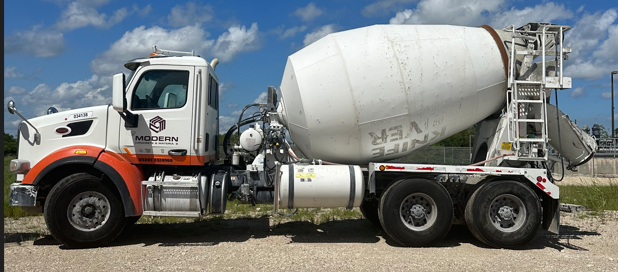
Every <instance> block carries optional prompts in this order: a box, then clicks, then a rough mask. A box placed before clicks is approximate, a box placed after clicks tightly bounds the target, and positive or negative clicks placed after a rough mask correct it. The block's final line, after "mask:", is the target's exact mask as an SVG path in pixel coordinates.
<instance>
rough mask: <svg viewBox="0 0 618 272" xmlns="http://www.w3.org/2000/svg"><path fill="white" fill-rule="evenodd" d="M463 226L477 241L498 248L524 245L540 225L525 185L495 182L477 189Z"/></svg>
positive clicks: (537, 209) (534, 199)
mask: <svg viewBox="0 0 618 272" xmlns="http://www.w3.org/2000/svg"><path fill="white" fill-rule="evenodd" d="M465 217H466V224H467V225H468V228H469V229H470V232H472V234H473V235H474V236H475V237H476V238H477V239H479V240H480V241H481V242H483V243H485V244H487V245H490V246H493V247H498V248H516V247H519V246H522V245H524V244H526V243H528V242H529V241H530V240H531V239H532V238H534V236H535V235H536V232H537V231H538V230H539V227H540V226H541V204H540V203H539V198H538V197H537V195H536V194H535V193H534V191H532V189H530V188H529V187H528V186H525V185H524V184H521V183H520V182H516V181H512V180H508V181H496V182H490V183H486V184H484V185H482V186H481V187H480V188H478V189H477V190H476V191H475V192H474V194H472V197H471V198H470V200H468V204H467V205H466V215H465Z"/></svg>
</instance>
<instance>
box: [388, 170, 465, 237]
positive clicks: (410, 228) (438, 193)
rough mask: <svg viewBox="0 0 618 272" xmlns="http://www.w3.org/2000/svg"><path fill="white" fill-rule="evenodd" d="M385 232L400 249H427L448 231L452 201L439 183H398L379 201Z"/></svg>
mask: <svg viewBox="0 0 618 272" xmlns="http://www.w3.org/2000/svg"><path fill="white" fill-rule="evenodd" d="M379 215H380V222H381V223H382V227H383V228H384V231H386V233H387V234H388V235H389V236H390V237H391V238H392V239H393V240H395V242H397V243H399V244H401V245H403V246H428V245H431V244H434V243H436V242H438V241H440V240H442V238H444V236H446V234H447V233H448V232H449V230H450V229H451V220H452V218H453V204H452V201H451V198H450V196H449V194H448V192H447V191H446V189H445V188H444V186H442V185H441V184H439V183H437V182H435V181H431V180H425V179H407V180H400V181H398V182H396V183H395V184H393V185H392V186H391V187H389V188H388V189H387V190H386V191H385V192H384V194H383V195H382V199H381V201H380V213H379Z"/></svg>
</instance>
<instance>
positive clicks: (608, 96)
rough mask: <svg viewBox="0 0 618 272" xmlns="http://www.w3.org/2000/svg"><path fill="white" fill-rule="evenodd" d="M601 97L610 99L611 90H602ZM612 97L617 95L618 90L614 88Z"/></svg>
mask: <svg viewBox="0 0 618 272" xmlns="http://www.w3.org/2000/svg"><path fill="white" fill-rule="evenodd" d="M601 97H602V98H604V99H612V92H602V93H601ZM614 97H618V91H616V90H614Z"/></svg>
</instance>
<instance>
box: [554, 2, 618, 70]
mask: <svg viewBox="0 0 618 272" xmlns="http://www.w3.org/2000/svg"><path fill="white" fill-rule="evenodd" d="M616 19H618V12H617V11H616V9H610V10H607V11H605V12H604V13H603V14H601V13H600V12H597V13H595V14H584V15H583V16H582V17H581V19H580V20H579V21H578V22H577V23H576V24H575V26H574V27H573V29H572V31H571V33H567V35H566V39H565V40H566V42H565V43H566V44H567V45H570V46H571V47H572V49H573V53H571V54H570V55H569V57H570V61H569V62H567V66H566V69H565V71H564V72H565V74H566V75H568V76H571V77H573V78H581V79H585V80H596V79H600V78H603V77H606V76H607V75H608V74H609V72H611V71H615V70H617V69H618V49H617V48H616V44H618V25H614V24H613V23H614V22H615V21H616ZM606 37H607V38H606ZM589 52H592V53H589Z"/></svg>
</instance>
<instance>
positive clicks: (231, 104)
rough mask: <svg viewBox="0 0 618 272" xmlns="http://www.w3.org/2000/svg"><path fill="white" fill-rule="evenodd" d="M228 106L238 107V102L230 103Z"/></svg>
mask: <svg viewBox="0 0 618 272" xmlns="http://www.w3.org/2000/svg"><path fill="white" fill-rule="evenodd" d="M227 107H228V108H236V107H238V104H235V103H230V104H227Z"/></svg>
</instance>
